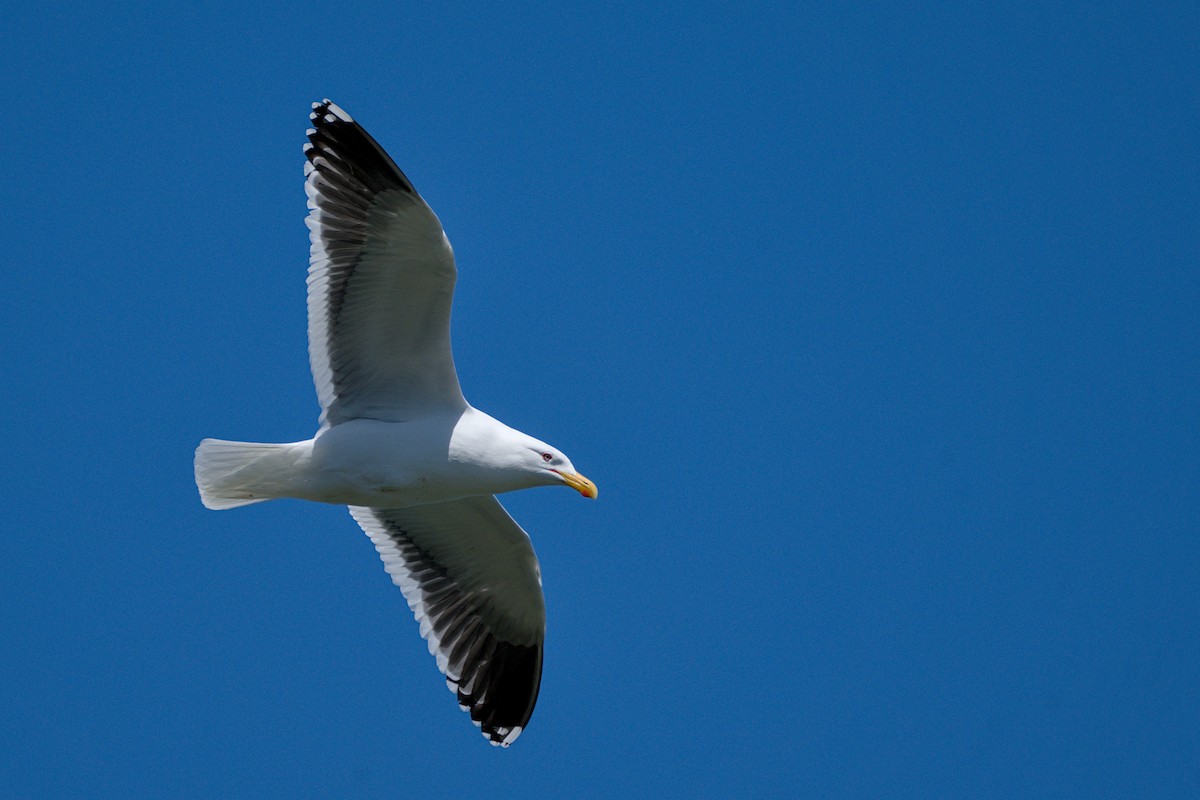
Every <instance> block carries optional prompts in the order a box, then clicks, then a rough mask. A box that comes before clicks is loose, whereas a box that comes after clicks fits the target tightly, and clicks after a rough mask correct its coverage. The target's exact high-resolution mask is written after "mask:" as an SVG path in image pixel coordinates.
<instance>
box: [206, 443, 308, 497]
mask: <svg viewBox="0 0 1200 800" xmlns="http://www.w3.org/2000/svg"><path fill="white" fill-rule="evenodd" d="M291 449H292V445H290V444H261V443H259V442H227V441H225V440H223V439H205V440H203V441H202V442H200V446H199V447H197V448H196V460H195V469H196V486H197V488H199V489H200V500H201V502H203V503H204V505H205V507H207V508H212V509H223V508H237V507H238V506H248V505H250V504H252V503H261V502H263V501H264V500H271V499H274V498H276V497H279V496H280V495H279V494H277V493H274V492H272V491H271V489H272V488H276V487H277V486H278V483H279V481H278V477H279V474H280V471H281V470H280V468H281V467H283V468H284V469H286V465H285V464H281V463H280V458H279V457H280V456H284V455H286V453H287V452H288V451H290V450H291ZM272 478H275V480H271V479H272ZM272 484H275V486H272Z"/></svg>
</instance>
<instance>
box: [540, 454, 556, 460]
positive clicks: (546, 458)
mask: <svg viewBox="0 0 1200 800" xmlns="http://www.w3.org/2000/svg"><path fill="white" fill-rule="evenodd" d="M553 460H554V456H552V455H550V454H549V453H542V461H553Z"/></svg>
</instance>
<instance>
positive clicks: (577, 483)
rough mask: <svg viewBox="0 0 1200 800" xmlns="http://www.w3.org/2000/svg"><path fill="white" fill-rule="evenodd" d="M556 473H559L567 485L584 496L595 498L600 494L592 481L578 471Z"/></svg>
mask: <svg viewBox="0 0 1200 800" xmlns="http://www.w3.org/2000/svg"><path fill="white" fill-rule="evenodd" d="M555 472H558V470H555ZM558 474H559V475H561V476H562V479H563V480H564V481H566V482H567V486H570V487H571V488H572V489H574V490H575V491H577V492H579V493H580V494H581V495H583V496H584V497H590V498H591V499H593V500H595V499H596V497H597V496H598V495H599V494H600V490H599V489H597V488H596V484H594V483H592V482H591V481H589V480H588V479H587V478H585V477H583V476H582V475H579V474H578V473H574V472H558Z"/></svg>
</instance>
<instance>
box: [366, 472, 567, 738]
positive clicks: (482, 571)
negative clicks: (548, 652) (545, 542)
mask: <svg viewBox="0 0 1200 800" xmlns="http://www.w3.org/2000/svg"><path fill="white" fill-rule="evenodd" d="M350 513H351V514H352V515H353V516H354V519H356V520H357V521H358V524H359V525H361V526H362V528H363V530H364V531H366V533H367V535H368V536H370V537H371V541H373V542H374V543H375V549H376V550H378V551H379V555H380V557H381V558H383V566H384V568H385V569H387V571H388V574H390V575H391V576H392V581H393V582H394V583H395V584H396V585H397V586H399V587H400V590H401V591H402V592H403V593H404V598H405V599H406V600H407V601H408V606H409V608H411V609H412V612H413V614H414V615H415V616H416V618H417V622H419V623H420V625H421V635H422V636H423V637H425V638H426V639H427V640H428V642H429V652H430V653H432V654H433V655H434V656H435V657H436V658H437V665H438V668H439V669H441V671H442V673H443V674H444V675H445V676H446V683H447V685H448V686H449V687H450V690H451V691H453V692H455V694H457V696H458V703H459V706H460V707H462V709H463V710H464V711H469V712H470V714H471V719H472V720H473V721H474V722H475V724H476V725H478V726H479V727H480V728H481V729H482V730H483V735H484V736H485V737H487V739H488V741H490V742H491V743H492V744H498V745H503V746H505V747H507V746H508V745H510V744H512V743H513V741H515V740H516V738H517V736H519V735H520V734H521V731H522V729H524V727H525V725H526V723H527V722H528V721H529V717H530V715H532V714H533V706H534V703H536V702H537V696H538V687H539V686H540V684H541V678H542V643H543V641H544V639H545V634H546V605H545V601H544V600H543V598H542V580H541V574H540V572H539V570H538V562H537V556H535V555H534V553H533V545H532V544H531V543H530V541H529V537H528V536H527V535H526V534H525V531H523V530H521V526H519V525H518V524H517V523H516V522H514V521H513V519H512V517H510V516H509V515H508V512H506V511H505V510H504V508H503V507H502V506H501V505H500V502H499V501H498V500H496V498H495V497H491V496H483V497H468V498H465V499H462V500H453V501H450V502H448V503H433V504H430V505H421V506H412V507H409V508H365V507H361V506H351V507H350Z"/></svg>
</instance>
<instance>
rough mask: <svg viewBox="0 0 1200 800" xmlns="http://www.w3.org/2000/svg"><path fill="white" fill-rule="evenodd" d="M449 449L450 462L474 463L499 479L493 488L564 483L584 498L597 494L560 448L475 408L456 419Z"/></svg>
mask: <svg viewBox="0 0 1200 800" xmlns="http://www.w3.org/2000/svg"><path fill="white" fill-rule="evenodd" d="M450 451H451V452H450V458H451V460H452V461H459V462H468V463H473V464H474V465H475V466H476V467H482V468H483V469H484V470H485V471H486V472H487V473H490V474H491V475H492V477H493V479H499V485H498V486H497V487H496V488H494V489H492V491H511V490H513V489H523V488H526V487H531V486H555V485H564V486H570V487H571V488H572V489H574V490H575V491H577V492H579V493H580V494H581V495H583V496H584V497H590V498H595V497H596V495H597V490H596V484H594V483H592V482H591V481H590V480H588V479H587V478H585V477H583V476H582V475H580V474H579V473H578V472H577V471H576V470H575V465H574V464H572V463H571V459H569V458H567V457H566V456H565V455H563V454H562V453H561V452H560V451H559V450H557V449H556V448H554V447H551V446H550V445H548V444H546V443H545V442H543V441H540V440H538V439H535V438H533V437H532V436H529V435H527V434H524V433H521V432H520V431H518V430H515V429H513V428H510V427H508V426H507V425H505V424H504V423H502V422H499V421H498V420H496V419H494V418H493V417H490V416H488V415H487V414H484V413H483V412H482V411H479V410H477V409H468V411H467V413H465V414H464V415H463V416H462V418H460V419H459V421H458V424H457V425H456V426H455V428H454V434H453V437H452V439H451V444H450Z"/></svg>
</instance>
